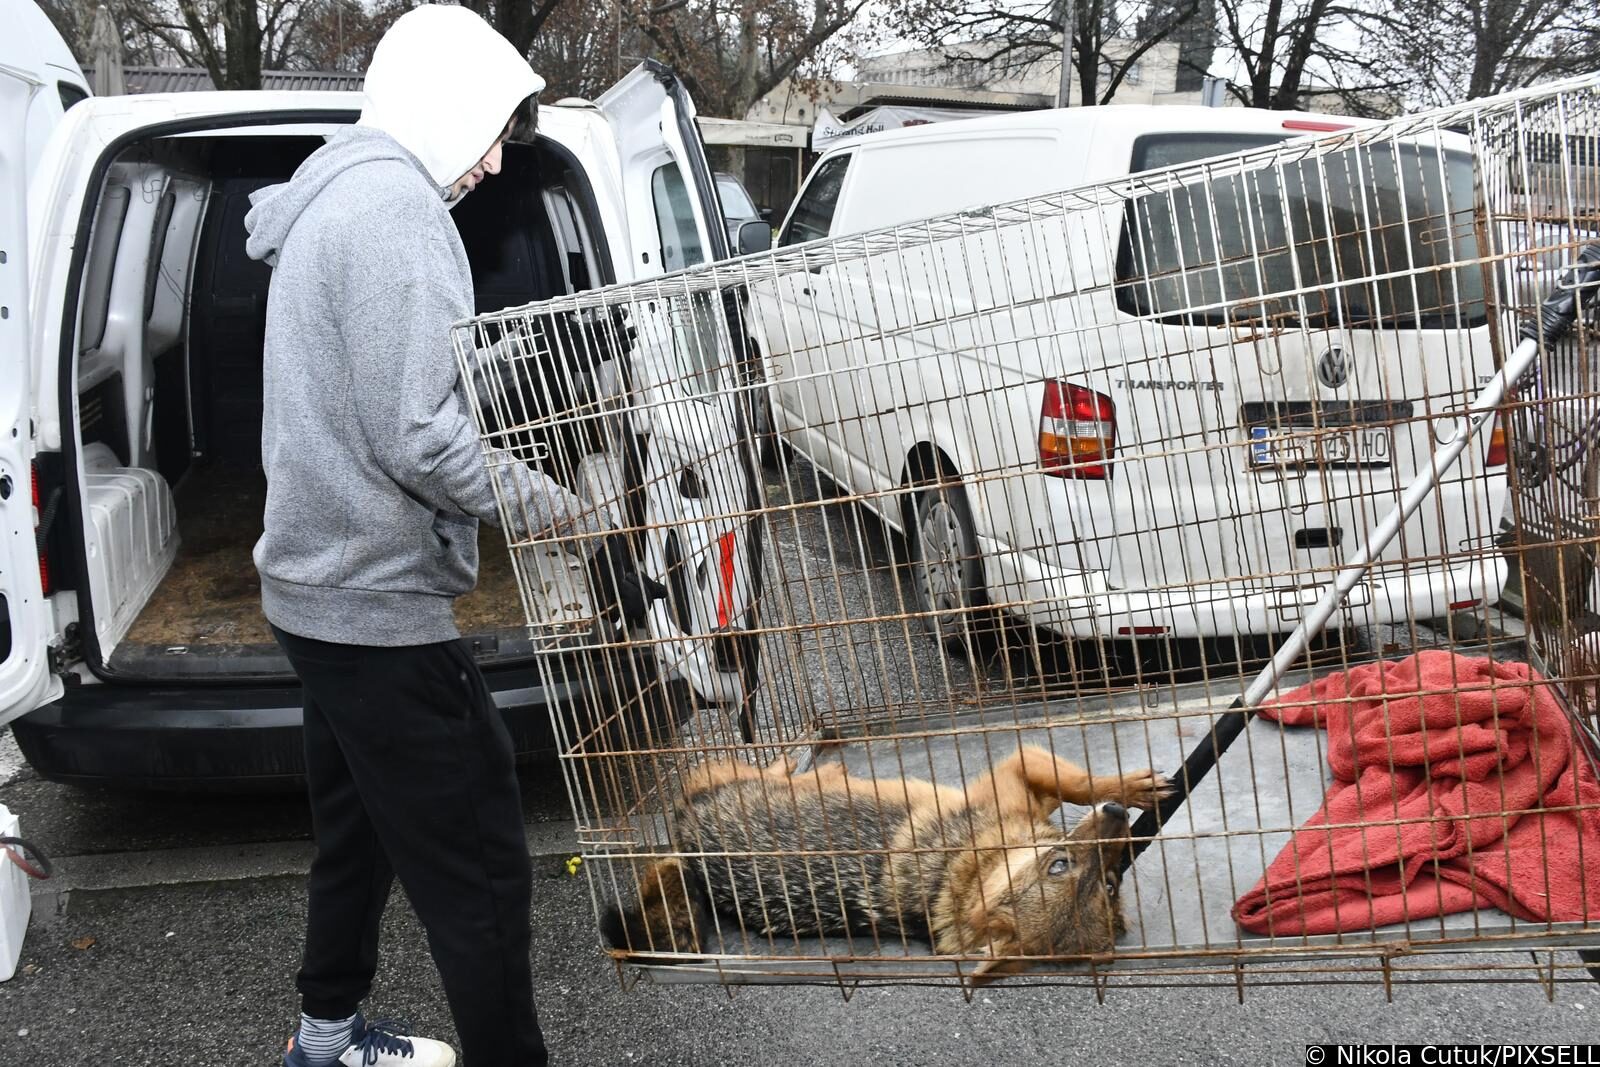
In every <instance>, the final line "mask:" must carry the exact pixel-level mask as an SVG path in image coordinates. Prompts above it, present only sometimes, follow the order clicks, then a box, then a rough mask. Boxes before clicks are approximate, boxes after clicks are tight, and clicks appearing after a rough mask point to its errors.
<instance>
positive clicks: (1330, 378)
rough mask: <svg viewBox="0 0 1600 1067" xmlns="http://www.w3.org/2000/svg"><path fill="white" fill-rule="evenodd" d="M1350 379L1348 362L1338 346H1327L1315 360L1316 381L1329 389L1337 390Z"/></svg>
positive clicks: (1342, 350)
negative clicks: (1320, 356)
mask: <svg viewBox="0 0 1600 1067" xmlns="http://www.w3.org/2000/svg"><path fill="white" fill-rule="evenodd" d="M1349 378H1350V360H1349V359H1348V358H1347V357H1346V356H1345V354H1344V349H1343V348H1342V347H1341V346H1339V345H1329V346H1328V350H1327V351H1326V352H1324V353H1322V358H1321V359H1319V360H1317V381H1319V382H1321V383H1322V384H1323V385H1326V386H1327V387H1328V388H1329V389H1337V388H1339V387H1340V386H1341V385H1343V384H1344V383H1345V382H1346V381H1348V380H1349Z"/></svg>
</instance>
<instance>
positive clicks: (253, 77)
mask: <svg viewBox="0 0 1600 1067" xmlns="http://www.w3.org/2000/svg"><path fill="white" fill-rule="evenodd" d="M123 10H124V12H125V14H126V16H127V19H128V22H129V23H130V24H131V25H132V26H133V27H134V29H135V31H136V33H137V34H140V35H143V36H145V37H147V38H148V39H149V40H150V42H152V44H153V45H157V46H160V47H161V48H164V49H166V50H168V51H170V52H171V54H172V55H173V56H175V57H176V58H177V59H178V61H179V62H181V63H183V64H184V65H186V66H193V67H204V68H205V69H206V71H207V72H208V73H209V74H210V75H211V82H212V84H213V85H215V86H216V87H217V88H218V89H259V88H261V72H262V70H264V69H271V68H274V67H281V66H282V65H283V63H284V60H285V59H286V58H287V57H288V56H289V55H291V54H292V53H293V51H294V48H295V36H296V33H297V31H298V30H299V27H300V23H301V21H302V19H303V18H304V16H305V14H306V12H307V10H308V5H307V4H305V3H303V2H301V0H144V2H139V0H129V2H127V3H124V4H123Z"/></svg>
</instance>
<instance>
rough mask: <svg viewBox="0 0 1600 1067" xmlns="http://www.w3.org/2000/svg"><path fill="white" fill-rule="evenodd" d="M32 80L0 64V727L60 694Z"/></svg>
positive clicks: (34, 88) (37, 85)
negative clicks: (32, 294)
mask: <svg viewBox="0 0 1600 1067" xmlns="http://www.w3.org/2000/svg"><path fill="white" fill-rule="evenodd" d="M43 91H45V86H44V85H42V84H41V83H40V82H39V81H38V80H37V79H35V78H32V77H29V76H27V75H26V74H24V73H22V72H21V71H18V70H16V69H14V68H11V67H8V66H4V65H0V724H3V723H7V722H10V721H11V720H12V719H15V718H16V717H17V716H19V715H25V714H27V713H28V712H30V711H32V710H33V709H34V708H36V707H38V706H39V705H40V704H45V703H48V702H50V701H51V700H54V699H55V698H56V697H58V696H60V695H61V682H60V681H59V680H58V679H57V678H56V677H55V676H54V675H52V674H51V673H50V668H49V657H48V654H47V645H48V642H49V633H50V608H49V605H48V604H47V603H45V599H44V590H43V588H42V585H41V576H40V573H39V549H38V546H37V544H36V543H35V540H34V532H33V531H34V525H35V522H36V520H37V516H36V515H35V514H34V505H33V494H32V492H31V486H32V484H33V478H32V468H31V466H30V464H31V462H32V460H33V447H34V446H33V420H32V417H31V415H32V401H31V399H30V398H31V396H32V393H33V386H32V382H33V368H32V361H31V360H30V358H29V335H28V249H27V238H28V218H27V187H28V182H27V169H28V166H27V147H26V143H25V136H26V134H25V125H26V123H25V117H26V115H27V113H28V106H29V103H30V102H31V100H32V99H33V96H34V94H35V93H39V92H43Z"/></svg>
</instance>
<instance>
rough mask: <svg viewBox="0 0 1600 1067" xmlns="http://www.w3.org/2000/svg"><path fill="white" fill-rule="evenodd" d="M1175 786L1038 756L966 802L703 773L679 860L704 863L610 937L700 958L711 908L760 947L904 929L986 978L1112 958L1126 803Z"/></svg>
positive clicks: (679, 825)
mask: <svg viewBox="0 0 1600 1067" xmlns="http://www.w3.org/2000/svg"><path fill="white" fill-rule="evenodd" d="M1170 789H1171V786H1170V784H1169V783H1168V781H1167V780H1166V778H1164V777H1163V776H1161V775H1159V774H1156V773H1155V772H1154V771H1150V770H1141V771H1133V772H1131V773H1128V774H1122V775H1095V776H1091V775H1090V774H1089V773H1088V772H1086V771H1085V770H1084V769H1083V768H1081V767H1078V766H1076V765H1075V764H1072V763H1069V762H1067V761H1066V760H1063V759H1059V758H1057V757H1056V756H1054V755H1052V754H1051V753H1049V752H1047V751H1045V750H1044V749H1042V748H1038V747H1035V746H1032V745H1025V746H1023V747H1022V748H1020V749H1019V750H1018V751H1017V752H1016V754H1015V755H1013V756H1011V757H1009V758H1008V759H1006V760H1005V761H1004V762H1003V763H1001V764H1000V765H999V766H997V767H995V768H994V769H993V770H992V771H991V773H989V774H987V775H985V776H984V777H983V778H981V779H979V780H978V781H977V782H974V783H973V784H972V785H971V786H969V787H967V788H965V789H955V788H951V787H948V786H939V785H935V784H934V783H932V782H927V781H923V780H921V779H916V778H903V779H902V778H896V779H871V778H856V777H851V776H850V775H849V774H848V772H847V771H846V770H845V768H844V767H843V766H842V765H839V764H831V763H830V764H827V765H824V766H820V767H818V768H816V769H813V770H809V771H806V772H804V773H801V774H795V773H793V764H792V763H775V764H773V765H772V766H771V767H768V768H766V769H764V770H763V769H761V768H758V767H752V766H750V765H749V764H746V763H740V762H736V761H724V762H718V763H711V764H706V765H703V766H701V767H699V768H696V769H695V770H694V771H693V772H691V773H690V774H689V775H688V777H687V779H686V781H685V783H684V792H683V797H682V800H681V801H680V803H679V804H678V809H677V817H676V819H675V822H674V828H673V844H674V846H675V847H676V848H677V849H678V850H679V851H682V852H690V853H703V854H705V855H704V856H702V857H696V858H683V859H679V858H671V859H662V860H658V861H656V862H655V863H652V864H651V865H650V866H648V867H647V868H645V870H644V871H643V873H642V875H641V877H640V878H639V881H638V885H639V903H638V905H637V906H636V907H634V908H632V909H629V910H627V911H624V910H622V909H620V908H613V909H612V910H611V912H610V913H609V914H607V915H606V917H605V919H604V920H603V922H602V924H601V929H602V933H603V935H604V936H605V938H606V940H607V942H608V943H610V945H611V946H612V947H613V948H616V949H621V950H623V951H624V952H628V953H637V952H681V953H698V952H701V951H702V950H703V945H704V944H705V943H706V938H707V937H708V935H709V934H710V933H711V931H712V930H714V929H716V928H717V919H716V918H715V917H714V915H713V909H715V912H716V913H717V914H720V915H721V916H722V917H723V918H724V919H725V920H728V921H731V922H732V923H733V924H735V925H736V926H742V927H743V929H745V930H746V931H749V932H751V933H757V934H759V935H761V936H763V937H765V936H769V935H770V936H786V935H792V936H799V937H805V936H815V935H823V934H842V933H846V932H850V933H860V934H871V935H873V936H874V937H875V938H877V937H883V936H886V935H887V936H891V937H892V936H895V935H897V934H901V933H903V934H905V935H908V936H911V937H917V938H921V939H923V940H925V941H928V942H929V943H930V944H931V945H932V946H933V950H934V951H935V952H937V953H941V954H948V955H975V956H985V957H988V959H986V960H984V961H983V962H982V963H980V964H979V966H978V968H977V970H976V972H975V974H976V975H977V976H978V977H979V978H980V979H981V978H983V977H985V976H989V977H992V976H995V975H999V974H1004V973H1010V972H1015V971H1020V970H1023V969H1025V968H1026V967H1028V966H1029V965H1030V964H1029V961H1027V960H1018V959H1015V958H1014V957H1022V956H1058V955H1079V954H1086V953H1101V952H1106V951H1109V950H1110V949H1111V947H1112V945H1113V944H1114V943H1115V941H1116V939H1117V936H1118V935H1119V934H1121V933H1122V932H1123V919H1122V908H1121V905H1120V903H1119V901H1118V889H1119V886H1120V882H1121V872H1120V865H1119V863H1118V861H1119V860H1120V858H1121V856H1122V851H1123V849H1124V848H1125V847H1126V844H1127V835H1128V812H1127V809H1126V808H1125V807H1123V805H1124V804H1128V805H1133V806H1135V807H1140V808H1147V807H1149V806H1150V805H1152V804H1153V803H1154V802H1155V801H1156V799H1157V798H1158V797H1161V796H1165V795H1166V794H1167V793H1168V792H1169V791H1170ZM1063 801H1070V802H1072V803H1074V804H1094V805H1096V807H1095V810H1094V811H1093V812H1092V813H1091V814H1089V815H1087V816H1085V817H1084V818H1083V819H1082V820H1081V821H1080V822H1079V823H1078V824H1077V826H1076V827H1074V828H1073V829H1072V830H1071V831H1064V830H1062V829H1061V828H1060V827H1059V826H1057V825H1056V824H1055V823H1054V822H1052V821H1051V818H1050V817H1051V816H1052V815H1053V814H1054V813H1055V812H1056V810H1057V809H1058V808H1059V807H1060V806H1061V804H1062V802H1063ZM659 962H671V961H670V960H661V961H659Z"/></svg>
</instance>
